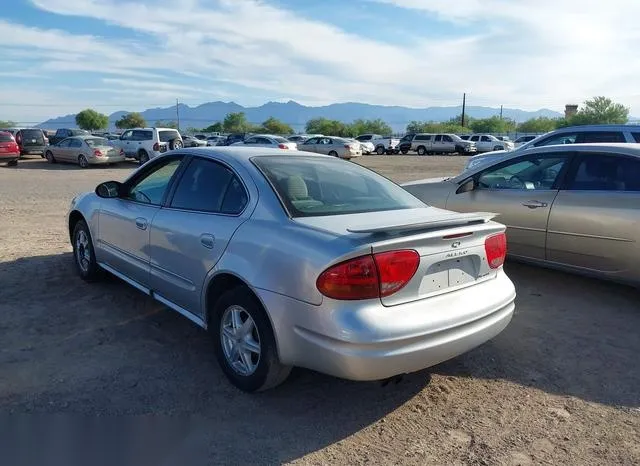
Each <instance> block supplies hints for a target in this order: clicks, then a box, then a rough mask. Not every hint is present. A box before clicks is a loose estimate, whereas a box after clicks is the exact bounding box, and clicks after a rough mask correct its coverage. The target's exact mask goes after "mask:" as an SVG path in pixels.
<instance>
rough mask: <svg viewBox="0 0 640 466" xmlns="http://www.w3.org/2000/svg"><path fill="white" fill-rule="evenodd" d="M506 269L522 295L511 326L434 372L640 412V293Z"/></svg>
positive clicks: (513, 266)
mask: <svg viewBox="0 0 640 466" xmlns="http://www.w3.org/2000/svg"><path fill="white" fill-rule="evenodd" d="M506 271H507V274H508V275H509V276H510V277H511V279H512V280H513V282H514V283H515V285H516V290H517V293H518V295H517V299H516V314H515V316H514V318H513V320H512V322H511V323H510V324H509V327H507V329H506V330H505V331H504V332H503V333H502V334H500V335H499V336H498V337H497V338H495V339H494V340H492V341H491V342H489V343H487V344H485V345H483V346H481V347H480V348H477V349H476V350H475V351H472V352H470V353H468V354H466V355H463V356H460V357H458V358H456V359H454V360H451V361H448V362H445V363H443V364H441V365H439V366H437V367H436V368H433V369H434V370H433V372H434V373H440V374H443V375H454V376H465V377H476V378H484V379H504V380H510V381H514V382H517V383H519V384H521V385H524V386H530V387H535V388H538V389H540V390H543V391H545V392H547V393H554V394H560V395H567V396H574V397H578V398H580V399H583V400H585V401H590V402H597V403H602V404H606V405H610V406H624V407H637V406H640V390H638V387H639V386H640V365H639V364H638V363H637V360H638V359H637V358H638V354H640V337H639V336H638V329H640V308H639V307H638V299H639V298H640V290H638V289H636V288H632V287H629V286H625V285H620V284H616V283H609V282H605V281H602V280H596V279H591V278H585V277H581V276H577V275H573V274H568V273H564V272H558V271H553V270H547V269H542V268H539V267H534V266H529V265H525V264H520V263H513V262H509V263H507V265H506Z"/></svg>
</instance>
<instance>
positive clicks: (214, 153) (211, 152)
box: [163, 146, 335, 165]
mask: <svg viewBox="0 0 640 466" xmlns="http://www.w3.org/2000/svg"><path fill="white" fill-rule="evenodd" d="M171 154H190V155H197V156H200V157H210V158H213V159H219V160H223V161H227V162H230V163H231V164H233V161H236V162H238V161H239V162H240V163H241V164H242V165H246V164H248V163H250V162H249V160H250V159H251V158H253V157H278V156H279V157H296V156H300V157H314V158H324V159H329V160H335V157H331V156H328V155H323V154H317V153H314V152H304V151H299V150H287V151H283V150H282V149H271V148H269V147H246V146H212V147H198V148H189V149H179V150H177V151H171V152H166V153H165V154H163V156H166V155H171Z"/></svg>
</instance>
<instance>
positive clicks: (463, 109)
mask: <svg viewBox="0 0 640 466" xmlns="http://www.w3.org/2000/svg"><path fill="white" fill-rule="evenodd" d="M466 107H467V93H466V92H465V93H464V94H462V119H461V120H462V121H461V122H460V126H462V127H463V128H464V112H465V110H466Z"/></svg>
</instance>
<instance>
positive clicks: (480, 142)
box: [467, 134, 514, 152]
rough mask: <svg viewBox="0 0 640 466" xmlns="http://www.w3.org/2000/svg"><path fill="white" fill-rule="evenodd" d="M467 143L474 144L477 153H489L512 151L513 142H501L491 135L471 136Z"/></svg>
mask: <svg viewBox="0 0 640 466" xmlns="http://www.w3.org/2000/svg"><path fill="white" fill-rule="evenodd" d="M467 141H472V142H475V143H476V147H477V148H478V152H491V151H495V150H513V146H514V144H513V142H511V141H503V140H502V139H498V138H497V137H495V136H494V135H492V134H472V135H471V136H470V137H469V138H468V139H467Z"/></svg>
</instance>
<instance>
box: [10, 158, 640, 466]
mask: <svg viewBox="0 0 640 466" xmlns="http://www.w3.org/2000/svg"><path fill="white" fill-rule="evenodd" d="M359 162H360V163H362V164H364V165H366V166H369V167H371V168H373V169H375V170H377V171H380V172H381V173H383V174H385V175H386V176H388V177H390V178H392V179H394V180H396V181H406V180H411V179H416V178H423V177H432V176H441V175H447V174H453V173H456V172H457V171H458V170H459V169H460V168H461V167H462V165H463V164H464V158H462V157H402V156H391V157H389V156H387V157H385V156H382V157H377V156H375V157H374V156H369V157H364V158H362V159H361V160H360V161H359ZM134 167H135V165H134V164H124V165H122V166H121V167H118V168H108V169H107V168H91V169H88V170H81V169H79V168H76V167H74V166H60V165H48V164H47V163H46V162H44V161H43V160H42V159H40V158H37V159H36V158H31V159H30V160H27V161H22V162H21V163H20V165H19V167H18V168H15V169H13V168H5V167H4V166H1V167H0V219H1V221H0V238H1V241H2V242H1V244H2V248H0V284H1V287H0V335H1V336H2V339H1V342H2V343H1V344H0V413H5V414H7V413H19V414H25V413H46V414H51V413H75V414H85V415H91V416H95V415H103V416H124V415H126V416H127V417H126V419H129V415H149V414H154V415H155V416H154V419H156V421H158V422H159V423H162V422H165V424H166V425H169V426H172V427H171V428H176V429H177V427H176V426H177V425H179V424H180V425H182V426H183V427H184V430H180V431H179V432H180V434H176V435H173V436H172V437H171V440H172V441H164V442H163V443H160V442H156V444H155V445H154V447H153V449H154V451H155V452H156V453H157V454H158V455H160V454H165V453H168V452H169V451H173V454H175V455H178V456H176V457H177V458H181V460H180V461H176V463H175V464H215V463H227V464H239V463H244V464H246V463H283V462H292V463H297V464H327V463H336V464H347V463H350V464H352V463H356V464H362V463H370V464H371V463H373V464H513V465H516V464H518V465H525V464H551V463H555V464H584V465H586V464H594V465H596V464H597V465H601V464H629V465H631V464H639V463H640V364H639V363H638V356H639V355H640V336H639V330H640V308H639V306H638V302H639V300H638V298H639V297H640V292H639V291H638V290H635V289H631V288H627V287H624V286H620V285H615V284H609V283H603V282H599V281H595V280H590V279H585V278H581V277H577V276H573V275H568V274H564V273H559V272H553V271H548V270H543V269H538V268H533V267H529V266H525V265H520V264H515V263H508V264H507V272H508V274H509V275H510V276H511V278H512V279H513V280H514V282H515V283H516V287H517V290H518V299H517V311H516V316H515V317H514V320H513V321H512V323H511V324H510V326H509V327H508V328H507V329H506V330H505V331H504V332H503V333H502V334H501V335H499V336H498V337H497V338H496V339H494V340H493V341H491V342H489V343H487V344H485V345H484V346H482V347H480V348H477V349H476V350H474V351H472V352H470V353H468V354H466V355H463V356H461V357H459V358H457V359H455V360H453V361H450V362H447V363H444V364H442V365H440V366H437V367H434V368H431V369H429V370H427V371H423V372H420V373H416V374H411V375H409V376H406V377H405V378H404V379H403V380H402V382H400V383H399V384H389V385H387V386H382V385H381V384H380V383H352V382H347V381H342V380H337V379H334V378H331V377H327V376H323V375H320V374H317V373H314V372H311V371H306V370H296V371H294V373H293V376H292V378H291V379H290V380H289V381H288V382H287V383H286V384H285V385H283V386H281V387H279V388H278V389H276V390H272V391H269V392H266V393H262V394H258V395H254V396H251V395H246V394H243V393H241V392H239V391H238V390H236V389H234V388H232V386H231V385H230V384H228V383H227V382H226V380H225V379H224V377H223V375H222V373H221V371H220V370H219V369H218V367H217V365H216V362H215V358H214V356H213V354H212V350H211V344H210V341H209V338H208V336H207V334H206V333H205V332H203V331H202V330H200V329H198V328H197V327H196V326H194V325H193V324H191V323H190V322H189V321H188V320H187V319H185V318H183V317H181V316H179V315H178V314H176V313H173V312H171V311H168V310H166V309H165V308H164V307H163V306H162V305H160V304H157V303H155V302H154V301H152V300H150V299H149V298H146V297H145V296H144V295H142V294H141V293H139V292H137V291H135V290H134V289H132V288H130V287H128V286H127V285H125V284H123V283H121V282H119V281H118V280H117V279H114V278H112V279H109V280H107V281H105V282H104V283H100V284H95V285H87V284H85V283H84V282H82V281H81V280H80V279H78V278H76V276H75V274H74V270H73V265H72V258H71V254H70V251H71V248H70V245H69V241H68V235H67V232H66V230H65V213H66V209H67V206H68V203H69V201H70V199H71V198H72V196H73V195H75V194H76V193H80V192H82V191H85V190H90V189H93V188H94V187H95V185H96V184H98V182H100V181H103V180H106V179H118V180H120V179H123V178H124V177H125V176H127V174H128V173H129V172H130V170H131V169H132V168H134ZM118 418H119V417H118ZM135 418H136V419H138V418H139V416H135ZM39 419H42V418H39ZM179 421H180V422H179ZM181 422H182V424H181ZM152 430H153V429H152ZM176 432H178V431H176ZM158 435H160V434H158ZM163 438H164V437H163ZM162 447H164V448H162ZM173 448H175V449H177V450H172V449H173ZM180 455H189V456H186V457H185V456H180ZM187 457H188V458H191V459H190V460H189V462H186V461H184V460H185V459H186V458H187ZM86 464H89V463H86Z"/></svg>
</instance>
